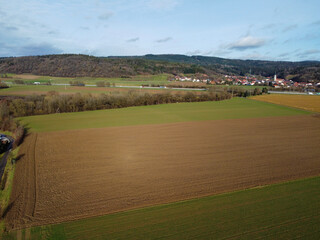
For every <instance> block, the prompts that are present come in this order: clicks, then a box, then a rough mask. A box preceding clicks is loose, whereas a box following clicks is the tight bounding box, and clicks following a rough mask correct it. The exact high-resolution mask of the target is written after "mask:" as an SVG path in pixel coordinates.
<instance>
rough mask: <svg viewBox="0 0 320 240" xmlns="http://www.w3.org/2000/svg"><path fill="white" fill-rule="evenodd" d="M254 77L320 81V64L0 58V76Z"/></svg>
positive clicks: (149, 58) (164, 58) (152, 57)
mask: <svg viewBox="0 0 320 240" xmlns="http://www.w3.org/2000/svg"><path fill="white" fill-rule="evenodd" d="M249 72H251V73H252V74H254V75H261V76H265V77H268V76H273V75H274V73H277V75H278V77H280V78H286V79H292V80H294V81H297V82H320V62H317V61H304V62H285V61H261V60H239V59H225V58H217V57H206V56H185V55H174V54H168V55H152V54H148V55H144V56H123V57H119V56H112V57H93V56H87V55H74V54H63V55H45V56H31V57H16V58H15V57H11V58H0V73H17V74H21V73H32V74H36V75H50V76H56V77H84V76H89V77H130V76H135V75H141V74H161V73H169V74H195V73H205V74H207V75H209V76H217V75H225V74H228V75H241V76H244V75H246V74H248V73H249Z"/></svg>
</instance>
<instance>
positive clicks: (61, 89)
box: [0, 85, 202, 96]
mask: <svg viewBox="0 0 320 240" xmlns="http://www.w3.org/2000/svg"><path fill="white" fill-rule="evenodd" d="M50 91H56V92H58V93H59V94H75V93H83V94H89V93H90V94H94V95H97V94H101V93H106V94H107V93H110V92H119V93H122V92H129V91H136V92H142V93H167V92H170V93H177V92H181V93H184V92H186V91H185V90H183V89H181V90H180V89H161V88H129V87H78V86H66V87H65V86H56V85H52V86H49V85H48V86H47V85H39V86H36V85H35V86H34V85H14V86H11V87H10V88H6V89H1V91H0V94H1V95H8V96H9V95H15V96H28V95H33V94H36V95H42V94H47V93H48V92H50ZM193 92H195V93H196V92H198V91H193ZM201 92H202V91H201Z"/></svg>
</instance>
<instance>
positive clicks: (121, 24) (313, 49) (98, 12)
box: [0, 0, 320, 61]
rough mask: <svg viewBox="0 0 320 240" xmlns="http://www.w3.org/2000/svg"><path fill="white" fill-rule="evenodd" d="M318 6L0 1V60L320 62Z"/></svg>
mask: <svg viewBox="0 0 320 240" xmlns="http://www.w3.org/2000/svg"><path fill="white" fill-rule="evenodd" d="M319 11H320V1H319V0H277V1H276V0H268V1H267V0H198V1H194V0H130V1H129V0H65V1H63V0H55V1H49V0H10V1H8V0H0V56H2V57H3V56H27V55H43V54H60V53H76V54H78V53H80V54H89V55H94V56H115V55H144V54H150V53H152V54H186V55H205V56H217V57H224V58H240V59H264V60H289V61H301V60H320V14H319Z"/></svg>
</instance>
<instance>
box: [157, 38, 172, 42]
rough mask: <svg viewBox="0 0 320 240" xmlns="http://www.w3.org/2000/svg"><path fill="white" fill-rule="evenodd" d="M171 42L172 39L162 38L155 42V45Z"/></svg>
mask: <svg viewBox="0 0 320 240" xmlns="http://www.w3.org/2000/svg"><path fill="white" fill-rule="evenodd" d="M171 40H172V37H166V38H162V39H158V40H156V42H157V43H165V42H169V41H171Z"/></svg>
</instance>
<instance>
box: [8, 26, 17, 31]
mask: <svg viewBox="0 0 320 240" xmlns="http://www.w3.org/2000/svg"><path fill="white" fill-rule="evenodd" d="M5 29H6V30H7V31H18V30H19V28H17V27H5Z"/></svg>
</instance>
